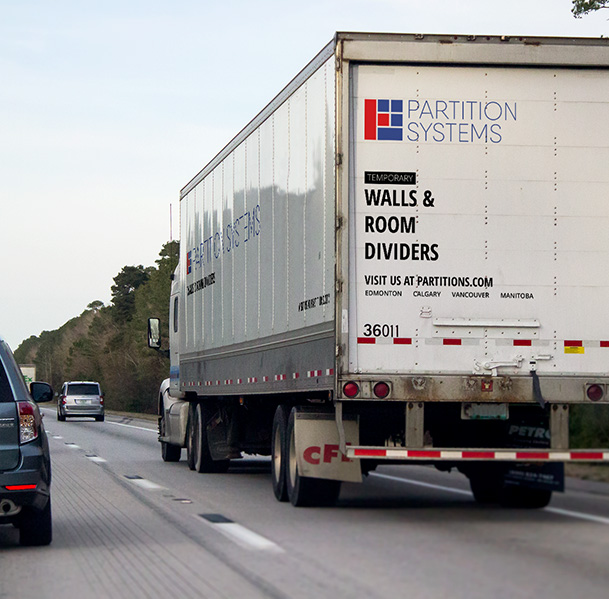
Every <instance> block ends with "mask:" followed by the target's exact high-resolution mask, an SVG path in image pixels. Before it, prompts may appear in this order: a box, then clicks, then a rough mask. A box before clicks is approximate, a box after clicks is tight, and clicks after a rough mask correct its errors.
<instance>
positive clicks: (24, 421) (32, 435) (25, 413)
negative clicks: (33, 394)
mask: <svg viewBox="0 0 609 599" xmlns="http://www.w3.org/2000/svg"><path fill="white" fill-rule="evenodd" d="M17 407H18V409H19V442H20V443H21V444H23V443H29V442H30V441H33V440H34V439H37V438H38V422H37V421H36V412H35V407H34V406H33V405H32V404H31V403H30V402H29V401H18V402H17Z"/></svg>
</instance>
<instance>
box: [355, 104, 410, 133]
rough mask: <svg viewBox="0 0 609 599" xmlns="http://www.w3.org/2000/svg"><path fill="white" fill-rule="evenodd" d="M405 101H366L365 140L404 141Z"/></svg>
mask: <svg viewBox="0 0 609 599" xmlns="http://www.w3.org/2000/svg"><path fill="white" fill-rule="evenodd" d="M403 131H404V102H403V100H368V99H366V100H364V139H370V140H379V141H387V140H390V141H402V136H403Z"/></svg>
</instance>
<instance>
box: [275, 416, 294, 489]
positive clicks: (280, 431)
mask: <svg viewBox="0 0 609 599" xmlns="http://www.w3.org/2000/svg"><path fill="white" fill-rule="evenodd" d="M289 417H290V407H289V406H286V405H280V406H277V409H276V410H275V417H274V418H273V459H272V461H271V475H272V479H273V493H274V494H275V497H276V498H277V500H278V501H287V500H288V499H289V498H288V488H287V483H286V469H287V461H288V458H287V455H288V452H287V446H286V437H287V429H288V419H289Z"/></svg>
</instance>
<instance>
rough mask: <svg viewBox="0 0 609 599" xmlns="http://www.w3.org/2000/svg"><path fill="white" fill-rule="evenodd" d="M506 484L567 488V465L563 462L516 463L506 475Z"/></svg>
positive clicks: (561, 490)
mask: <svg viewBox="0 0 609 599" xmlns="http://www.w3.org/2000/svg"><path fill="white" fill-rule="evenodd" d="M503 480H504V484H505V485H506V486H508V485H512V486H517V487H530V488H532V489H540V490H543V491H559V492H563V491H564V490H565V467H564V464H562V463H555V464H553V463H545V464H514V465H513V466H510V467H509V468H508V469H507V471H506V473H505V476H504V479H503Z"/></svg>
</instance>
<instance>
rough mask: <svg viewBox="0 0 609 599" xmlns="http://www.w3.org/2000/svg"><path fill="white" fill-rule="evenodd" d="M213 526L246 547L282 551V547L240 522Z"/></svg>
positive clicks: (275, 551)
mask: <svg viewBox="0 0 609 599" xmlns="http://www.w3.org/2000/svg"><path fill="white" fill-rule="evenodd" d="M214 526H215V527H216V528H217V529H218V530H219V531H220V532H221V533H222V534H224V535H225V536H227V537H229V538H232V539H233V540H234V541H235V542H236V543H237V544H239V545H241V546H242V547H245V548H246V549H258V550H261V551H272V552H274V553H283V552H284V551H283V549H282V548H281V547H279V545H276V544H275V543H273V541H269V540H268V539H267V538H266V537H263V536H262V535H259V534H258V533H255V532H254V531H253V530H250V529H249V528H245V526H241V524H237V523H236V522H222V523H219V524H214Z"/></svg>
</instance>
